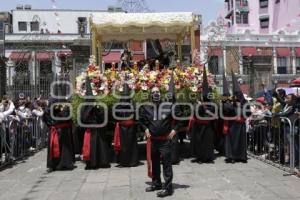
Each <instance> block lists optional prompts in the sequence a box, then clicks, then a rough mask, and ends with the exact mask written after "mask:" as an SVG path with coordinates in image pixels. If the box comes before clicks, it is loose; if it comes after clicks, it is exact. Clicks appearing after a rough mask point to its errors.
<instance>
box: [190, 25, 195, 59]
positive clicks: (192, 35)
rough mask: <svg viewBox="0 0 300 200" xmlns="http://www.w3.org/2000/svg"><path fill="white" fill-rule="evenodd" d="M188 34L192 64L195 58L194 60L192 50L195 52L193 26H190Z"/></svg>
mask: <svg viewBox="0 0 300 200" xmlns="http://www.w3.org/2000/svg"><path fill="white" fill-rule="evenodd" d="M190 32H191V55H192V56H191V57H192V63H194V61H195V58H194V50H195V29H194V25H192V26H191V28H190Z"/></svg>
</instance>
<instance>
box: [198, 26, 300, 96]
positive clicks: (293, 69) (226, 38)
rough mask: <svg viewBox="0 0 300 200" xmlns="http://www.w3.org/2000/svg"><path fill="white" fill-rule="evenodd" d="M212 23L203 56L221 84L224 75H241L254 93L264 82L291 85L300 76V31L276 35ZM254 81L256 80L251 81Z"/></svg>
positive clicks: (206, 34) (241, 78)
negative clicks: (233, 29) (239, 31)
mask: <svg viewBox="0 0 300 200" xmlns="http://www.w3.org/2000/svg"><path fill="white" fill-rule="evenodd" d="M222 27H223V26H220V25H218V24H217V23H215V22H212V23H211V24H210V25H209V26H208V27H206V28H205V29H204V30H203V32H204V34H203V35H202V39H201V50H202V59H203V60H204V61H206V64H207V66H208V68H209V70H210V72H212V73H213V74H215V75H216V80H217V81H218V82H219V83H220V84H221V82H220V81H221V74H222V73H223V72H225V73H227V74H230V73H231V70H233V71H234V72H235V73H237V74H239V77H240V80H241V82H242V83H243V88H244V91H245V92H247V93H248V92H250V85H251V84H252V86H251V87H252V88H251V89H252V90H253V91H252V95H255V93H256V92H257V91H259V90H261V89H262V88H261V86H262V84H264V85H265V86H266V87H268V88H271V87H273V86H274V84H277V85H278V86H283V87H285V86H288V84H289V82H290V81H291V80H293V79H294V78H296V77H298V76H300V31H298V32H293V33H290V32H284V31H280V32H279V33H274V34H251V33H250V32H247V33H244V34H237V33H236V34H232V33H227V32H226V30H222ZM251 82H252V83H251Z"/></svg>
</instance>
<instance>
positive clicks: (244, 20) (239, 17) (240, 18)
mask: <svg viewBox="0 0 300 200" xmlns="http://www.w3.org/2000/svg"><path fill="white" fill-rule="evenodd" d="M248 22H249V18H248V12H243V13H237V14H236V23H237V24H248Z"/></svg>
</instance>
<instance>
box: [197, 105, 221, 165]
mask: <svg viewBox="0 0 300 200" xmlns="http://www.w3.org/2000/svg"><path fill="white" fill-rule="evenodd" d="M206 110H210V111H214V108H213V107H210V106H207V107H204V106H200V107H199V110H198V112H199V116H201V117H205V116H207V114H206ZM214 138H215V133H214V120H209V122H208V124H202V123H197V122H196V123H193V125H192V127H191V148H192V154H193V155H194V157H195V158H196V159H197V161H199V162H212V161H213V160H214V157H215V156H214V142H215V141H214Z"/></svg>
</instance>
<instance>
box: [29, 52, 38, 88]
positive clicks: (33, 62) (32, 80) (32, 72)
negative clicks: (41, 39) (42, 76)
mask: <svg viewBox="0 0 300 200" xmlns="http://www.w3.org/2000/svg"><path fill="white" fill-rule="evenodd" d="M36 54H37V52H36V51H32V53H31V55H32V56H31V57H32V59H31V60H30V61H31V63H29V66H28V67H29V70H30V84H31V85H35V84H36V80H35V78H36V70H37V60H36ZM30 61H29V62H30Z"/></svg>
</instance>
